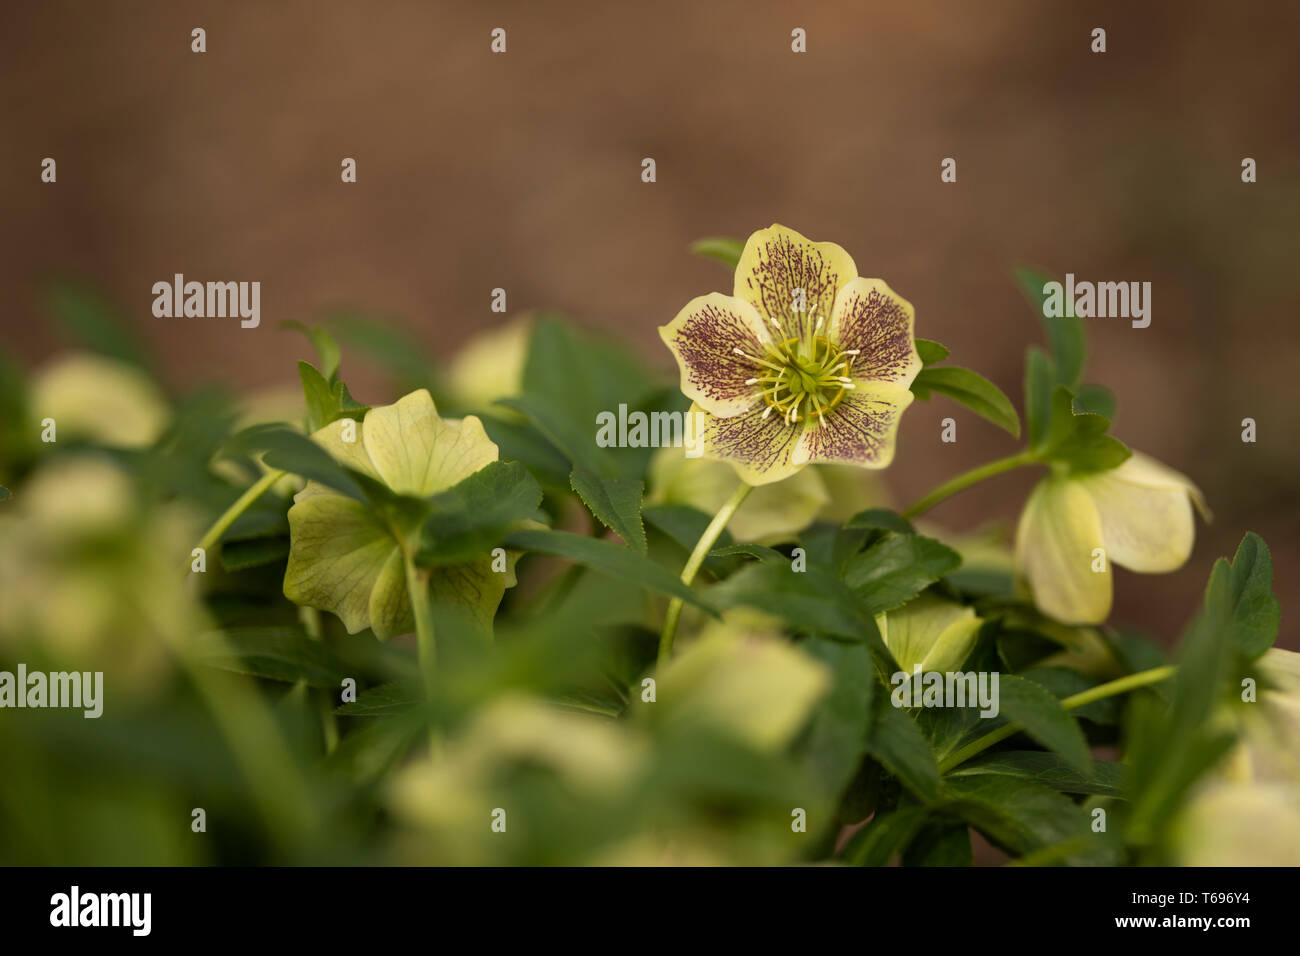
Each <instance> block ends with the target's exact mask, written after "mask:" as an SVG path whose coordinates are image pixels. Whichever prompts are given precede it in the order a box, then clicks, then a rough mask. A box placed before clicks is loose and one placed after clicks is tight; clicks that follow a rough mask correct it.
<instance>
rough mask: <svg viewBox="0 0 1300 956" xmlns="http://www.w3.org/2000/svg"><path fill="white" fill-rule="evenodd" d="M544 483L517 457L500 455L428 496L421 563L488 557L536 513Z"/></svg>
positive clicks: (417, 560)
mask: <svg viewBox="0 0 1300 956" xmlns="http://www.w3.org/2000/svg"><path fill="white" fill-rule="evenodd" d="M541 501H542V489H541V487H540V486H539V485H538V484H537V479H535V478H534V477H533V476H532V474H530V473H529V471H528V469H527V468H525V467H524V466H523V465H521V464H520V463H519V462H517V461H512V462H503V461H494V462H490V463H489V464H487V465H485V466H484V467H482V468H480V469H479V470H478V471H476V472H474V473H473V474H471V475H469V476H468V477H466V478H463V479H461V480H460V481H459V482H457V483H456V484H454V485H452V486H451V487H450V488H448V489H447V490H446V491H440V492H438V493H437V494H435V495H433V496H432V497H430V498H429V499H428V516H427V517H426V518H425V519H424V524H423V527H422V528H421V529H420V547H419V550H418V552H417V553H416V563H417V564H420V565H422V566H428V565H433V564H459V563H460V562H463V561H471V560H473V559H475V558H479V557H482V556H483V554H484V553H486V552H490V551H491V550H492V549H493V548H495V547H497V546H499V544H500V542H501V539H502V538H503V537H505V535H506V534H507V533H508V532H509V531H510V530H512V529H513V528H514V527H516V526H517V525H518V524H519V523H520V522H521V521H523V520H525V519H527V518H531V517H533V516H534V514H535V513H536V512H537V506H538V505H539V504H541Z"/></svg>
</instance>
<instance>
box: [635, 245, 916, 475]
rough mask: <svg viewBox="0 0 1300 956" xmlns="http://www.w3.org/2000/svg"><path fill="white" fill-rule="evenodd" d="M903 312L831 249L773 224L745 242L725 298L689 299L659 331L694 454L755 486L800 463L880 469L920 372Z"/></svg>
mask: <svg viewBox="0 0 1300 956" xmlns="http://www.w3.org/2000/svg"><path fill="white" fill-rule="evenodd" d="M914 314H915V313H914V310H913V308H912V305H911V303H909V302H907V301H906V300H904V299H902V298H900V297H899V296H898V295H896V294H895V293H894V292H893V290H892V289H890V288H889V286H888V285H886V284H885V283H884V282H882V281H881V280H880V279H864V278H860V277H859V276H858V271H857V266H855V265H854V263H853V259H852V258H851V257H850V256H849V254H848V253H847V252H845V251H844V250H843V249H842V248H840V247H839V246H837V245H835V244H834V243H830V242H811V241H809V240H808V239H805V238H804V237H803V236H801V235H800V234H799V233H797V232H795V231H793V230H791V229H787V228H785V227H784V226H780V225H773V226H772V227H770V228H768V229H761V230H759V231H758V232H756V233H754V234H753V235H752V236H750V237H749V241H748V242H747V243H746V244H745V250H744V252H743V253H742V255H741V258H740V263H739V265H738V266H737V267H736V277H735V285H734V290H733V294H732V295H729V296H728V295H722V294H721V293H712V294H710V295H706V296H701V297H699V298H696V299H693V300H691V302H690V303H688V304H687V306H686V308H684V309H682V311H681V312H680V313H678V315H677V317H676V318H675V319H673V321H672V322H670V323H669V324H668V325H666V326H663V327H662V328H660V330H659V334H660V337H661V338H662V339H663V340H664V343H665V344H666V345H667V346H668V348H669V349H670V350H671V351H672V353H673V355H674V357H676V359H677V364H678V366H679V367H680V369H681V388H682V392H683V393H684V394H685V395H686V396H687V397H688V398H690V399H692V401H693V402H694V406H693V407H692V411H693V412H699V413H701V414H699V415H695V416H693V417H694V418H695V419H696V421H697V422H699V423H700V424H699V426H698V427H699V429H700V432H699V438H700V441H701V446H702V448H703V451H704V455H705V456H706V457H711V458H720V459H723V460H725V461H728V462H729V463H730V464H731V465H732V466H733V467H734V468H735V469H736V471H737V472H738V473H739V475H740V477H741V478H742V479H744V480H745V481H746V482H748V483H749V484H751V485H761V484H767V483H769V482H774V481H780V480H781V479H783V478H786V477H788V476H789V475H792V474H794V473H795V472H796V471H798V470H799V469H800V468H802V467H803V466H804V465H805V464H807V463H809V462H831V463H840V464H854V465H859V466H861V467H864V468H884V467H886V466H887V465H889V463H890V462H891V461H892V460H893V456H894V441H895V436H896V433H897V431H898V422H899V418H900V417H901V415H902V413H903V410H904V409H906V408H907V406H908V405H910V404H911V402H912V393H911V391H910V390H909V386H910V385H911V383H912V380H913V379H914V378H915V377H916V375H917V373H918V372H919V371H920V369H921V359H920V356H918V355H917V353H916V347H915V344H914V342H913V338H912V324H913V318H914Z"/></svg>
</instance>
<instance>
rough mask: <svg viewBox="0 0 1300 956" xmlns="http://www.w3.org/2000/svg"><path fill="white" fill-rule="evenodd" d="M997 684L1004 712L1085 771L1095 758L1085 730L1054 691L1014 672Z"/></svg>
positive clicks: (1042, 742)
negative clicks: (1090, 751)
mask: <svg viewBox="0 0 1300 956" xmlns="http://www.w3.org/2000/svg"><path fill="white" fill-rule="evenodd" d="M998 683H999V701H1000V706H1001V710H1002V713H1003V714H1004V715H1005V716H1006V717H1007V718H1008V719H1009V720H1011V721H1013V722H1015V723H1017V724H1019V725H1020V726H1021V727H1022V728H1024V731H1025V733H1026V734H1028V735H1029V736H1030V737H1032V738H1033V739H1034V740H1036V741H1037V742H1038V743H1040V744H1042V745H1043V746H1044V747H1046V748H1047V749H1048V750H1052V751H1054V752H1056V753H1057V754H1060V756H1061V757H1062V758H1063V759H1064V760H1065V761H1066V763H1068V764H1069V765H1070V766H1071V767H1073V768H1074V769H1075V770H1077V771H1079V772H1080V773H1086V772H1087V770H1088V768H1089V767H1090V766H1091V765H1092V757H1091V756H1090V755H1089V753H1088V744H1087V742H1086V741H1085V740H1084V739H1083V731H1081V730H1080V729H1079V725H1078V724H1077V723H1075V720H1074V718H1073V717H1071V716H1070V715H1069V714H1068V713H1066V711H1065V708H1064V707H1062V706H1061V702H1060V701H1059V700H1057V699H1056V697H1054V696H1053V695H1052V692H1051V691H1049V690H1048V689H1047V688H1046V687H1043V686H1042V685H1041V684H1035V683H1034V682H1033V681H1031V680H1026V679H1025V678H1023V677H1017V676H1016V675H1014V674H1003V675H1002V677H1001V679H1000V680H999V681H998Z"/></svg>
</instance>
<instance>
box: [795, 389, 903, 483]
mask: <svg viewBox="0 0 1300 956" xmlns="http://www.w3.org/2000/svg"><path fill="white" fill-rule="evenodd" d="M854 385H855V386H856V388H854V389H853V390H852V391H850V392H848V393H847V394H846V395H845V396H844V399H843V401H841V402H840V404H839V405H837V406H836V407H835V408H833V409H831V410H830V411H829V412H827V413H826V414H825V415H824V416H823V417H822V419H821V423H820V424H815V425H814V424H811V423H809V424H808V425H807V427H805V428H804V430H803V434H802V435H801V436H800V439H799V446H798V448H797V449H796V450H795V453H794V456H793V460H794V462H795V463H796V464H802V463H804V462H808V461H815V462H826V463H829V464H841V465H859V466H861V467H863V468H886V467H888V466H889V463H890V462H891V461H893V460H894V444H895V438H896V436H897V434H898V423H899V420H900V419H901V418H902V416H903V411H904V410H905V409H906V408H907V406H909V405H911V404H912V397H913V396H912V393H911V391H909V390H908V389H907V388H904V387H902V386H900V385H891V384H889V383H888V382H868V381H866V380H865V379H859V380H858V381H856V382H854Z"/></svg>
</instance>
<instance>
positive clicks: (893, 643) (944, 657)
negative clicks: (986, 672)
mask: <svg viewBox="0 0 1300 956" xmlns="http://www.w3.org/2000/svg"><path fill="white" fill-rule="evenodd" d="M983 623H984V622H983V621H981V620H980V619H979V618H978V617H976V616H975V609H974V608H970V607H965V606H963V605H961V604H958V603H957V602H955V601H949V600H947V599H945V598H941V597H936V596H935V595H933V594H922V595H920V596H919V597H917V598H915V599H914V600H911V601H909V602H907V604H905V605H903V606H902V607H901V608H898V609H897V610H895V611H889V612H888V613H885V614H882V615H880V616H879V617H877V618H876V627H878V628H879V629H880V636H881V638H882V639H883V640H884V642H885V646H886V647H888V648H889V651H890V653H891V654H893V655H894V660H895V661H897V662H898V666H899V667H901V668H902V669H903V670H904V671H905V672H907V673H908V674H911V673H912V671H913V669H914V668H916V667H917V666H919V667H920V668H921V671H922V672H923V673H929V672H930V671H955V670H958V669H959V668H960V667H961V665H962V662H963V661H965V660H966V658H967V657H968V656H969V655H970V652H971V651H972V650H973V649H974V647H975V639H976V638H977V637H978V636H979V630H980V626H981V625H982V624H983Z"/></svg>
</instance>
